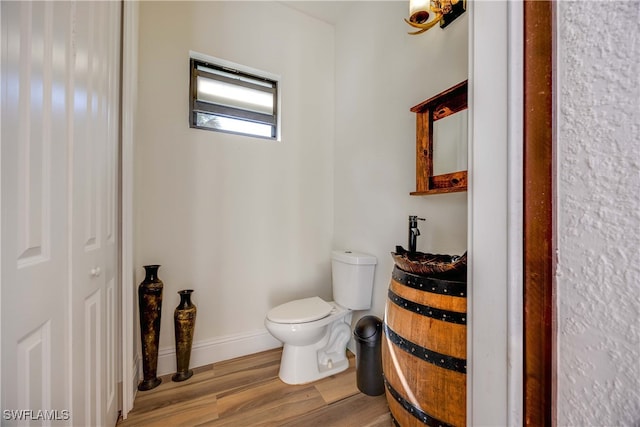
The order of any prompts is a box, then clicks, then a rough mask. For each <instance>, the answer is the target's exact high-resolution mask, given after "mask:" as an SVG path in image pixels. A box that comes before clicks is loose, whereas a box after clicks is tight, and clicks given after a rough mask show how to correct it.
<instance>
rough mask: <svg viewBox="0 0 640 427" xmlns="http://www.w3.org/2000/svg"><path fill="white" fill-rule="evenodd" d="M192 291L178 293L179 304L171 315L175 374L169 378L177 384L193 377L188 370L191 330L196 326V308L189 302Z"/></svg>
mask: <svg viewBox="0 0 640 427" xmlns="http://www.w3.org/2000/svg"><path fill="white" fill-rule="evenodd" d="M192 292H193V289H185V290H182V291H178V294H179V295H180V304H178V306H177V307H176V309H175V311H174V313H173V319H174V327H175V334H176V371H177V372H176V373H175V374H174V375H173V377H172V378H171V379H172V380H173V381H176V382H179V381H184V380H188V379H189V378H191V376H192V375H193V370H191V369H189V359H190V358H191V346H192V344H193V330H194V327H195V325H196V313H197V311H198V310H197V309H196V306H195V305H193V303H192V302H191V293H192Z"/></svg>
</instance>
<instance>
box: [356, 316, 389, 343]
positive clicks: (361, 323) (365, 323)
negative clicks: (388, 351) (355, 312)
mask: <svg viewBox="0 0 640 427" xmlns="http://www.w3.org/2000/svg"><path fill="white" fill-rule="evenodd" d="M381 330H382V320H380V319H378V318H377V317H375V316H364V317H363V318H362V319H360V320H358V323H356V327H355V329H354V331H353V333H354V334H355V335H356V336H357V337H358V338H363V339H366V338H371V337H373V336H375V335H377V334H378V333H380V331H381Z"/></svg>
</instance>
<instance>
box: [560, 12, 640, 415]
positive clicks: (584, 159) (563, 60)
mask: <svg viewBox="0 0 640 427" xmlns="http://www.w3.org/2000/svg"><path fill="white" fill-rule="evenodd" d="M591 6H592V5H591V4H583V3H581V2H558V3H557V7H558V12H559V13H558V17H559V18H558V19H559V21H558V24H557V28H558V33H559V34H558V53H557V55H556V58H557V60H558V65H557V67H558V116H559V117H558V130H559V133H558V153H557V156H558V160H557V161H558V165H559V167H558V190H557V191H558V237H559V240H558V273H557V298H558V342H557V347H558V358H557V363H558V425H561V426H567V425H570V426H587V425H638V424H639V423H640V299H639V296H638V295H639V291H638V285H639V284H640V252H639V249H638V248H640V200H639V194H640V146H639V145H638V141H639V128H638V123H640V105H639V100H640V80H639V79H638V76H639V75H640V66H639V64H638V58H640V44H639V43H638V36H639V31H638V22H639V18H640V3H638V2H616V3H615V7H613V8H609V9H608V12H607V13H606V14H604V15H597V16H596V15H594V14H593V13H591Z"/></svg>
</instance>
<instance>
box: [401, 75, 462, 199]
mask: <svg viewBox="0 0 640 427" xmlns="http://www.w3.org/2000/svg"><path fill="white" fill-rule="evenodd" d="M411 111H412V112H414V113H416V191H414V192H412V193H411V195H412V196H421V195H426V194H439V193H454V192H458V191H467V140H468V137H467V111H468V110H467V81H466V80H465V81H463V82H462V83H459V84H457V85H455V86H453V87H451V88H449V89H447V90H445V91H444V92H441V93H439V94H438V95H436V96H434V97H432V98H429V99H427V100H426V101H424V102H421V103H420V104H418V105H416V106H414V107H412V108H411Z"/></svg>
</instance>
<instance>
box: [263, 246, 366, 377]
mask: <svg viewBox="0 0 640 427" xmlns="http://www.w3.org/2000/svg"><path fill="white" fill-rule="evenodd" d="M376 263H377V260H376V257H375V256H373V255H367V254H363V253H356V252H351V251H333V252H332V253H331V276H332V279H333V280H332V288H333V298H334V301H331V302H326V301H324V300H322V299H321V298H319V297H311V298H304V299H299V300H295V301H291V302H288V303H285V304H282V305H279V306H277V307H275V308H273V309H271V310H270V311H269V313H267V317H266V319H265V321H264V324H265V326H266V328H267V330H268V331H269V332H270V333H271V335H273V336H274V337H275V338H277V339H278V340H280V341H282V342H283V343H284V347H283V349H282V360H281V361H280V374H279V375H280V379H281V380H282V381H283V382H285V383H287V384H304V383H308V382H311V381H316V380H319V379H321V378H324V377H327V376H329V375H333V374H336V373H338V372H342V371H344V370H345V369H347V368H348V367H349V361H348V360H347V356H346V349H347V343H348V342H349V339H350V338H351V315H352V310H366V309H368V308H370V307H371V294H372V291H373V273H374V270H375V266H376Z"/></svg>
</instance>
